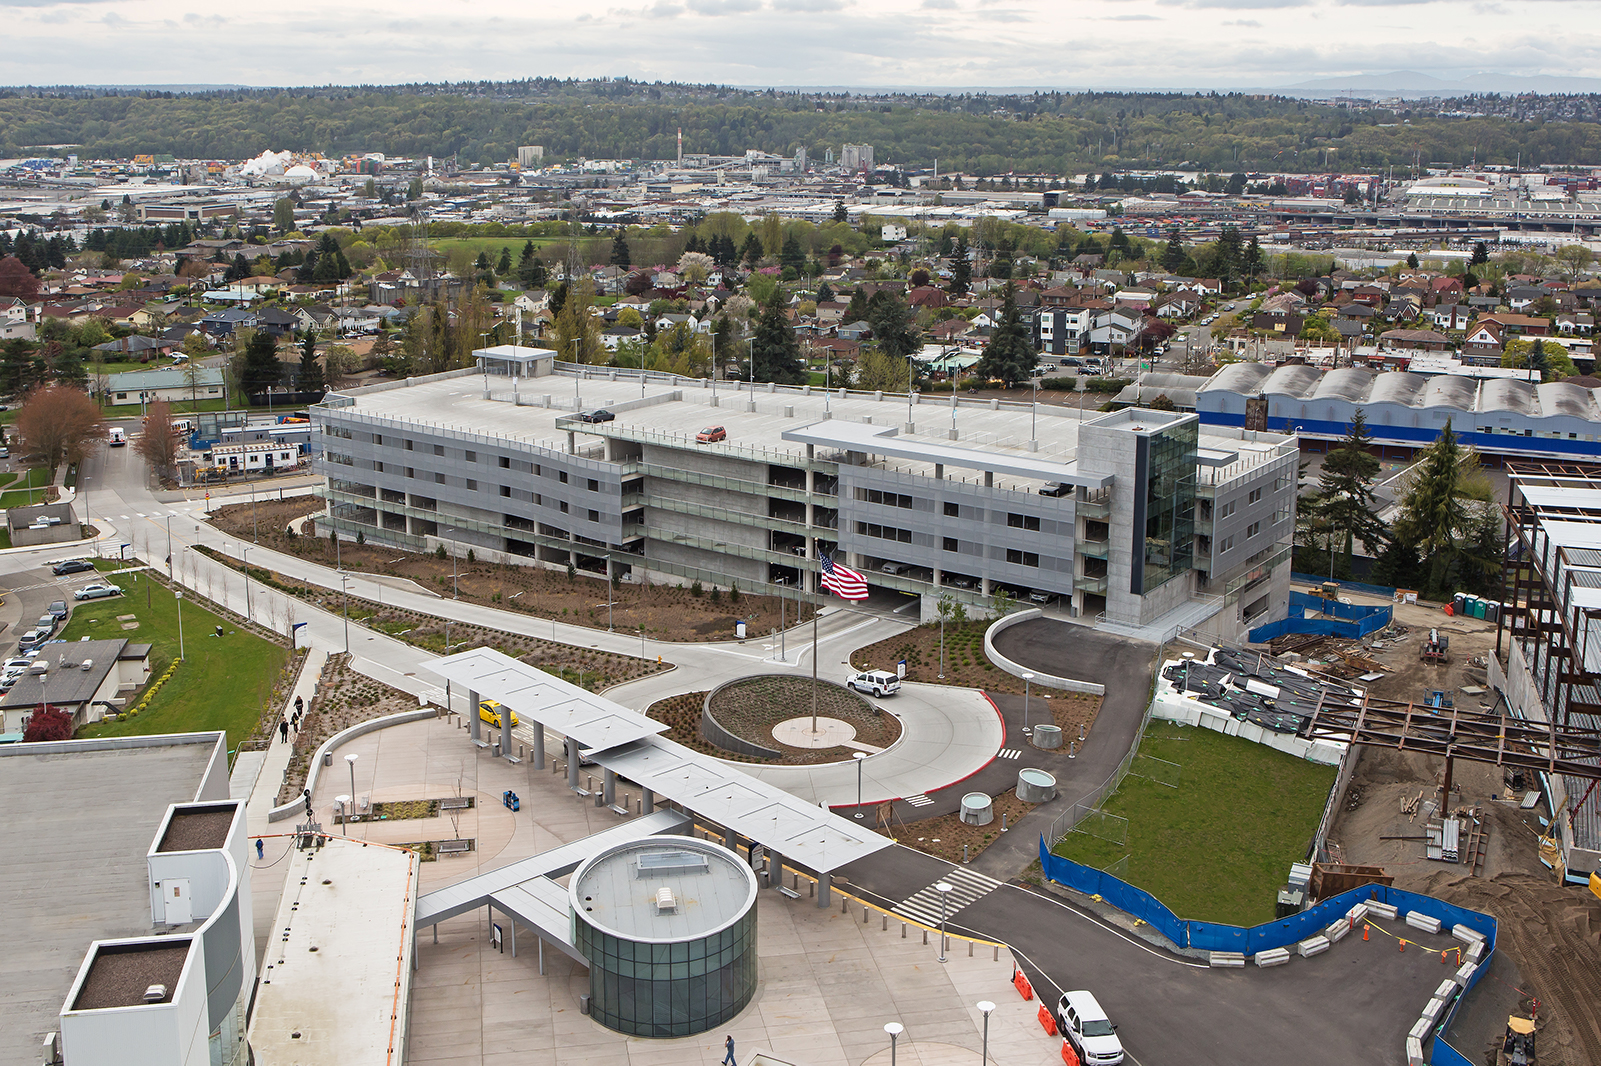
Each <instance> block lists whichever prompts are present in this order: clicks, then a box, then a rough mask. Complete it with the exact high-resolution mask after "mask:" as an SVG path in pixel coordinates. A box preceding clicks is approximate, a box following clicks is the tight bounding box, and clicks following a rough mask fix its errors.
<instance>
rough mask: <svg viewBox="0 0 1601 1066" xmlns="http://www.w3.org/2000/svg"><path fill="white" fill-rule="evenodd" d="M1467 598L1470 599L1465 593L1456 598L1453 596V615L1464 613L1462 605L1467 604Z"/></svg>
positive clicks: (1460, 593) (1457, 595)
mask: <svg viewBox="0 0 1601 1066" xmlns="http://www.w3.org/2000/svg"><path fill="white" fill-rule="evenodd" d="M1467 598H1468V597H1467V594H1466V593H1463V592H1459V593H1457V594H1456V595H1455V596H1452V597H1451V613H1452V614H1461V613H1462V605H1463V604H1464V603H1466V602H1467Z"/></svg>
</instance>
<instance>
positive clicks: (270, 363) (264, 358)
mask: <svg viewBox="0 0 1601 1066" xmlns="http://www.w3.org/2000/svg"><path fill="white" fill-rule="evenodd" d="M281 380H283V364H282V363H280V362H279V361H278V342H277V341H275V340H274V339H273V337H272V334H270V333H268V332H267V331H266V330H264V329H258V330H256V332H255V333H254V334H253V335H252V336H251V338H250V343H249V344H248V345H247V346H246V347H245V360H244V369H243V371H242V372H241V373H240V375H239V384H240V387H241V388H243V390H244V392H245V394H246V395H248V396H261V395H263V394H265V393H266V391H267V390H268V389H269V388H271V387H272V386H274V385H277V384H278V383H279V382H280V381H281Z"/></svg>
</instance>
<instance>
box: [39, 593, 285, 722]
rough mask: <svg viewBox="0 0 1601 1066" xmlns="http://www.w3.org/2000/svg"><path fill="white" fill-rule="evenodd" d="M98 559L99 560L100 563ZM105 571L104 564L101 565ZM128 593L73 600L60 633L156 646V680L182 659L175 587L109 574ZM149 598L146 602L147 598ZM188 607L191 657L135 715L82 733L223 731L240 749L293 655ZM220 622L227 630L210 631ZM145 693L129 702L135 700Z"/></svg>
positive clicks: (185, 616)
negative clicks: (127, 623)
mask: <svg viewBox="0 0 1601 1066" xmlns="http://www.w3.org/2000/svg"><path fill="white" fill-rule="evenodd" d="M97 565H98V564H97ZM103 569H104V567H103ZM110 581H111V583H112V584H114V585H118V586H120V587H121V588H122V589H123V590H124V591H125V592H126V593H127V595H125V596H121V597H114V598H111V599H106V600H89V601H86V602H83V603H75V604H73V612H72V618H71V620H70V621H68V622H67V625H66V628H65V629H63V630H62V631H61V636H62V639H64V640H78V639H80V638H82V637H90V638H91V639H95V640H110V639H114V638H116V637H127V638H128V639H129V640H130V641H133V642H135V643H148V644H150V645H152V647H151V652H150V679H151V681H152V683H153V682H155V681H156V680H157V679H159V678H160V677H161V675H162V674H163V673H165V672H166V669H167V667H168V666H170V665H171V664H172V662H173V660H175V659H176V658H177V657H178V601H177V600H176V599H174V598H173V595H172V591H171V590H170V589H167V588H165V587H163V586H162V585H161V584H159V583H152V582H151V581H150V575H149V573H148V572H145V571H141V572H138V573H136V574H126V575H124V576H123V577H121V578H116V577H111V578H110ZM147 596H148V604H147V602H146V597H147ZM185 600H186V602H185V603H184V605H183V638H184V651H185V653H186V654H187V658H186V659H185V660H184V661H183V662H182V663H179V664H178V669H177V670H176V671H174V672H173V675H172V677H171V678H169V679H168V680H167V683H166V684H165V685H163V686H162V687H161V690H160V691H159V692H158V693H156V695H155V697H154V698H153V699H152V700H151V701H150V706H149V707H148V708H146V709H145V710H144V711H143V712H142V713H141V714H140V715H139V716H138V717H137V718H125V719H122V720H121V721H117V722H101V723H98V724H96V725H92V726H89V727H87V728H85V729H84V730H82V731H81V732H80V733H79V734H78V735H79V736H83V737H121V736H135V735H140V734H148V733H190V732H196V731H201V730H209V729H223V730H226V731H227V733H228V746H229V747H230V748H235V747H238V745H239V742H240V741H241V740H244V739H245V738H246V737H248V736H249V735H250V734H251V733H252V732H253V731H254V730H255V728H256V723H257V721H258V719H259V718H260V717H261V713H262V708H263V707H266V706H267V705H268V704H269V702H270V700H269V695H270V693H271V691H272V684H273V681H274V679H275V678H277V676H278V672H279V671H280V670H282V669H283V666H284V663H285V662H286V661H287V659H288V657H289V651H288V649H286V648H284V647H282V646H280V645H277V644H273V643H271V642H270V641H266V640H262V639H261V638H260V637H256V636H252V635H250V634H248V633H245V632H242V631H239V630H238V629H236V627H235V626H234V624H233V623H232V622H231V621H226V620H224V619H221V618H218V617H217V616H216V615H214V614H212V613H211V612H210V611H207V610H205V609H203V608H202V607H200V606H199V605H198V604H196V603H194V602H193V601H192V600H189V599H188V597H187V596H185ZM119 615H133V616H134V619H133V620H136V621H137V622H138V623H139V628H137V629H123V628H122V626H123V625H124V623H123V622H121V621H119V620H118V616H119ZM219 625H220V626H222V627H223V636H222V637H220V638H219V637H216V636H213V635H212V634H213V633H214V631H215V627H216V626H219ZM142 698H143V693H142V692H141V693H139V694H137V695H136V698H135V699H134V700H133V701H132V702H131V703H130V705H129V706H130V708H131V707H132V706H135V705H136V704H137V702H138V700H139V699H142Z"/></svg>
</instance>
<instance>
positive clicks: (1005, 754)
mask: <svg viewBox="0 0 1601 1066" xmlns="http://www.w3.org/2000/svg"><path fill="white" fill-rule="evenodd" d="M995 754H996V758H999V759H1021V758H1022V757H1023V750H1022V749H1021V748H1002V749H1001V750H1000V751H998V752H996V753H995Z"/></svg>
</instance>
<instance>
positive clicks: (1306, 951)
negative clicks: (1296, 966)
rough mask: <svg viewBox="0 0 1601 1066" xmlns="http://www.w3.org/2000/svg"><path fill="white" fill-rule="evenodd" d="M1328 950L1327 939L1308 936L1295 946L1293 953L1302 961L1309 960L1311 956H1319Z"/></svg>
mask: <svg viewBox="0 0 1601 1066" xmlns="http://www.w3.org/2000/svg"><path fill="white" fill-rule="evenodd" d="M1327 950H1329V939H1328V937H1325V936H1309V937H1307V938H1306V939H1305V940H1303V941H1301V942H1300V943H1299V944H1297V945H1295V951H1296V953H1297V954H1298V955H1300V956H1301V958H1303V959H1310V958H1311V957H1312V956H1313V955H1321V954H1323V953H1324V952H1325V951H1327Z"/></svg>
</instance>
